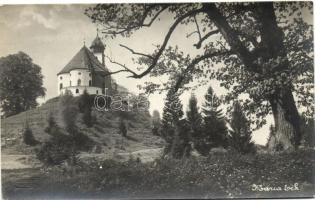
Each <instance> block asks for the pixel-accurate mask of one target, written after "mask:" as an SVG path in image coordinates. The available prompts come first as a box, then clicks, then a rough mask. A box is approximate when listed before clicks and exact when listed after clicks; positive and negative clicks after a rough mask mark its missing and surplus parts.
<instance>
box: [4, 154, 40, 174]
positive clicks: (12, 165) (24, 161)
mask: <svg viewBox="0 0 315 200" xmlns="http://www.w3.org/2000/svg"><path fill="white" fill-rule="evenodd" d="M31 159H34V156H30V155H3V154H2V155H1V169H2V170H6V169H27V168H33V167H34V166H33V165H32V164H31V163H30V162H29V161H30V160H31Z"/></svg>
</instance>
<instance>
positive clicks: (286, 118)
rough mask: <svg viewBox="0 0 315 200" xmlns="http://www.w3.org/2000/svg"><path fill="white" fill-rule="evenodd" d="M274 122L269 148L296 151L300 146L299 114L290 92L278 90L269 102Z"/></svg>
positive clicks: (286, 89) (284, 89) (283, 89)
mask: <svg viewBox="0 0 315 200" xmlns="http://www.w3.org/2000/svg"><path fill="white" fill-rule="evenodd" d="M269 102H270V104H271V108H272V112H273V116H274V121H275V133H276V134H275V136H274V137H275V138H274V142H273V143H272V144H271V145H270V146H269V148H271V149H273V150H291V149H296V148H297V147H298V145H299V144H300V140H301V133H300V124H299V113H298V111H297V108H296V105H295V102H294V98H293V95H292V91H291V90H290V89H288V88H282V89H279V90H278V92H277V93H276V94H274V95H273V96H272V97H271V98H270V100H269Z"/></svg>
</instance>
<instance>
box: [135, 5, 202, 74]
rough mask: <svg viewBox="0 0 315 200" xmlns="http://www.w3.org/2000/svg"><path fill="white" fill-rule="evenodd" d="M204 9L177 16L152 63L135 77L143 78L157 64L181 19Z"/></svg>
mask: <svg viewBox="0 0 315 200" xmlns="http://www.w3.org/2000/svg"><path fill="white" fill-rule="evenodd" d="M203 11H204V10H203V9H197V10H192V11H190V12H187V13H186V14H184V15H182V16H180V17H179V18H177V20H176V21H175V22H174V24H173V25H172V26H171V27H170V29H169V31H168V33H167V34H166V36H165V38H164V42H163V44H162V45H161V48H160V49H159V51H158V52H157V54H156V55H155V56H154V59H153V60H152V63H151V65H150V66H149V67H148V68H147V69H146V70H145V71H144V72H142V73H141V74H138V75H134V76H133V77H134V78H142V77H144V76H145V75H147V74H148V73H150V71H151V70H152V69H153V68H154V67H155V66H156V64H157V62H158V60H159V58H160V56H161V55H162V53H163V51H164V49H165V47H166V45H167V43H168V41H169V39H170V37H171V35H172V33H173V31H174V30H175V28H176V27H177V25H178V24H180V22H181V21H183V20H184V19H185V18H187V17H190V16H192V15H196V14H197V13H200V12H203Z"/></svg>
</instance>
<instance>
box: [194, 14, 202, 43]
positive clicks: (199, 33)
mask: <svg viewBox="0 0 315 200" xmlns="http://www.w3.org/2000/svg"><path fill="white" fill-rule="evenodd" d="M194 20H195V24H196V28H197V33H198V36H199V40H201V32H200V28H199V24H198V21H197V18H196V15H195V16H194Z"/></svg>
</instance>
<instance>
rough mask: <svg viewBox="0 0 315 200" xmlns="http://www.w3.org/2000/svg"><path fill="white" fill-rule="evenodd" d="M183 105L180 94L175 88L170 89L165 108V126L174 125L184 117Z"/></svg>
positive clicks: (163, 121)
mask: <svg viewBox="0 0 315 200" xmlns="http://www.w3.org/2000/svg"><path fill="white" fill-rule="evenodd" d="M183 115H184V113H183V105H182V103H181V101H180V99H179V94H178V93H176V92H174V90H173V89H171V90H169V91H168V93H167V95H166V99H165V105H164V109H163V118H162V125H163V127H167V126H174V125H175V123H177V122H178V121H179V120H180V119H181V118H182V117H183Z"/></svg>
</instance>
